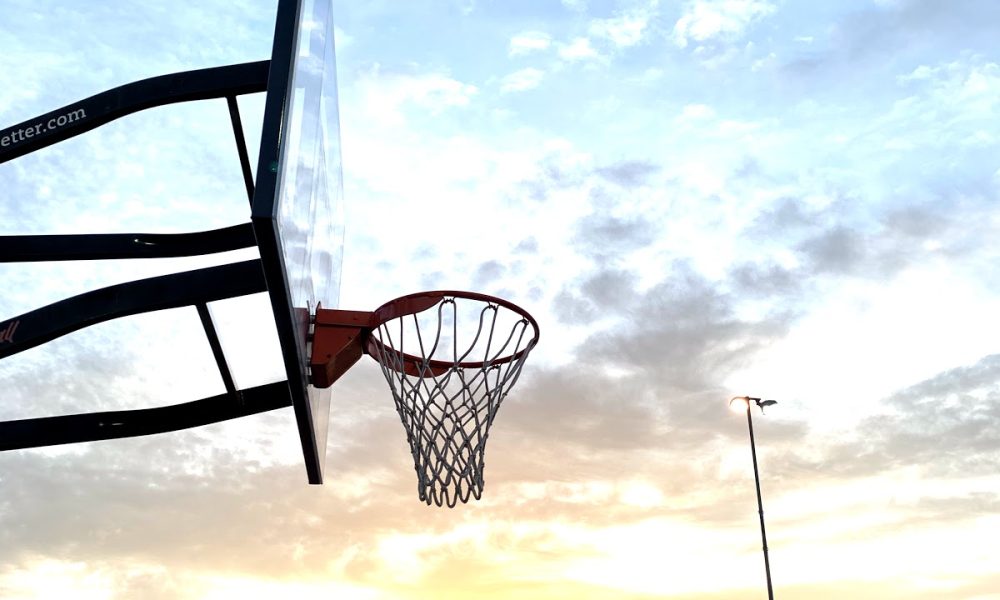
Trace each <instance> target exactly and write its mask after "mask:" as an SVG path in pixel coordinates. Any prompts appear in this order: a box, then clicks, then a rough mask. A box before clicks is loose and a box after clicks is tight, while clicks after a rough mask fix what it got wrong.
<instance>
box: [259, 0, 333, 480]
mask: <svg viewBox="0 0 1000 600" xmlns="http://www.w3.org/2000/svg"><path fill="white" fill-rule="evenodd" d="M331 12H332V10H331V0H280V2H279V5H278V15H277V20H276V25H275V38H274V47H273V50H272V56H271V69H270V74H269V78H268V85H267V98H266V101H265V108H264V122H263V130H262V132H261V146H260V157H259V160H258V166H257V181H256V185H255V191H254V197H253V210H252V215H253V226H254V232H255V235H256V237H257V243H258V246H259V248H260V254H261V261H262V263H263V266H264V274H265V278H266V279H267V287H268V293H269V294H270V297H271V305H272V307H273V309H274V318H275V323H276V325H277V329H278V337H279V339H280V342H281V349H282V355H283V359H284V364H285V370H286V372H287V375H288V385H289V387H290V392H291V397H292V403H293V406H294V407H295V417H296V422H297V425H298V430H299V435H300V437H301V439H302V451H303V455H304V458H305V463H306V471H307V473H308V477H309V482H310V483H322V482H323V463H324V459H325V455H326V435H327V423H328V421H329V416H330V390H329V389H325V390H319V389H316V388H314V387H313V386H311V385H309V381H308V375H307V367H308V361H309V349H308V345H309V339H308V338H309V326H310V315H311V314H313V313H315V311H316V308H317V307H318V306H322V307H323V308H336V307H337V304H338V301H339V296H340V270H341V262H342V257H343V240H344V211H343V203H342V201H343V179H342V170H341V157H340V125H339V123H340V121H339V116H338V110H337V77H336V62H335V55H334V36H333V22H332V18H331V16H332V15H331Z"/></svg>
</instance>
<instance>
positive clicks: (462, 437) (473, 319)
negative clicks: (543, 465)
mask: <svg viewBox="0 0 1000 600" xmlns="http://www.w3.org/2000/svg"><path fill="white" fill-rule="evenodd" d="M469 296H470V297H465V296H456V295H451V293H446V295H443V296H442V298H441V300H440V301H439V302H437V303H436V304H435V305H434V306H433V307H431V308H430V309H427V310H423V311H422V312H418V313H415V314H406V315H402V316H396V317H394V318H391V319H389V320H388V321H386V322H384V323H381V324H380V325H378V326H377V327H376V328H374V329H373V330H372V333H371V340H372V342H371V343H369V352H370V354H371V355H372V356H373V357H374V358H375V359H376V360H378V362H379V364H381V365H382V372H383V374H384V375H385V378H386V380H387V381H388V382H389V387H390V388H391V389H392V395H393V398H394V399H395V402H396V411H397V412H398V413H399V418H400V419H401V420H402V422H403V427H404V428H405V429H406V439H407V442H408V443H409V446H410V451H411V452H412V454H413V465H414V468H415V469H416V472H417V490H418V492H419V494H420V499H421V500H423V501H424V502H426V503H427V504H436V505H437V506H445V505H447V506H448V507H454V506H455V505H456V504H457V503H458V502H459V501H461V502H468V500H469V498H470V497H475V498H476V499H477V500H478V499H479V498H480V497H481V496H482V492H483V469H484V466H485V451H486V439H487V437H488V436H489V432H490V426H491V425H492V424H493V419H494V418H495V417H496V413H497V409H498V408H499V407H500V403H501V402H502V401H503V399H504V397H505V396H506V395H507V392H508V391H509V390H510V388H511V386H513V385H514V383H515V382H516V381H517V378H518V376H519V375H520V373H521V366H522V365H523V364H524V360H525V358H526V357H527V355H528V352H530V350H531V349H532V348H533V347H534V345H535V344H536V343H537V341H538V328H537V326H536V325H535V323H534V322H533V320H531V318H530V317H529V316H528V315H527V313H524V312H523V311H522V310H521V309H519V308H517V307H515V306H513V305H510V304H509V303H506V302H505V303H502V304H501V303H499V302H497V301H492V300H495V299H489V297H479V296H478V295H472V294H470V295H469ZM460 323H461V325H460Z"/></svg>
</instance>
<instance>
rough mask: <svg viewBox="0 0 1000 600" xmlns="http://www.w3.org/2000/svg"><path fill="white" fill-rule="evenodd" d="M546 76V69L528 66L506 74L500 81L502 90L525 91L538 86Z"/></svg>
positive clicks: (508, 91) (505, 91)
mask: <svg viewBox="0 0 1000 600" xmlns="http://www.w3.org/2000/svg"><path fill="white" fill-rule="evenodd" d="M544 78H545V71H542V70H540V69H534V68H531V67H528V68H526V69H521V70H520V71H514V72H513V73H511V74H509V75H506V76H505V77H504V78H503V79H502V80H501V81H500V91H501V92H503V93H510V92H524V91H527V90H531V89H534V88H536V87H538V86H539V85H540V84H541V83H542V80H543V79H544Z"/></svg>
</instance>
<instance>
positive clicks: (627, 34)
mask: <svg viewBox="0 0 1000 600" xmlns="http://www.w3.org/2000/svg"><path fill="white" fill-rule="evenodd" d="M651 18H652V11H651V9H648V8H644V9H639V10H633V11H629V12H628V13H626V14H624V15H621V16H619V17H614V18H611V19H594V20H593V21H591V22H590V34H591V35H593V36H594V37H598V38H603V39H606V40H609V41H610V42H611V43H612V44H614V45H615V46H617V47H619V48H627V47H629V46H634V45H636V44H638V43H639V42H641V41H642V39H643V34H644V33H645V32H646V31H647V28H648V26H649V21H650V19H651Z"/></svg>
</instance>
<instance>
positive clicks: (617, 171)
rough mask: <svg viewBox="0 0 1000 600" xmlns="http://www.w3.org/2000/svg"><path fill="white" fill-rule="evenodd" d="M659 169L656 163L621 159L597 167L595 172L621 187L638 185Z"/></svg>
mask: <svg viewBox="0 0 1000 600" xmlns="http://www.w3.org/2000/svg"><path fill="white" fill-rule="evenodd" d="M659 171H660V167H659V166H658V165H656V164H653V163H651V162H648V161H644V160H623V161H621V162H617V163H615V164H612V165H608V166H606V167H600V168H598V169H597V174H598V175H601V176H602V177H604V178H605V179H607V180H608V181H611V182H613V183H616V184H618V185H620V186H622V187H639V186H641V185H643V184H644V183H645V182H646V181H647V180H648V179H649V178H650V177H651V176H652V175H655V174H656V173H658V172H659Z"/></svg>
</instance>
